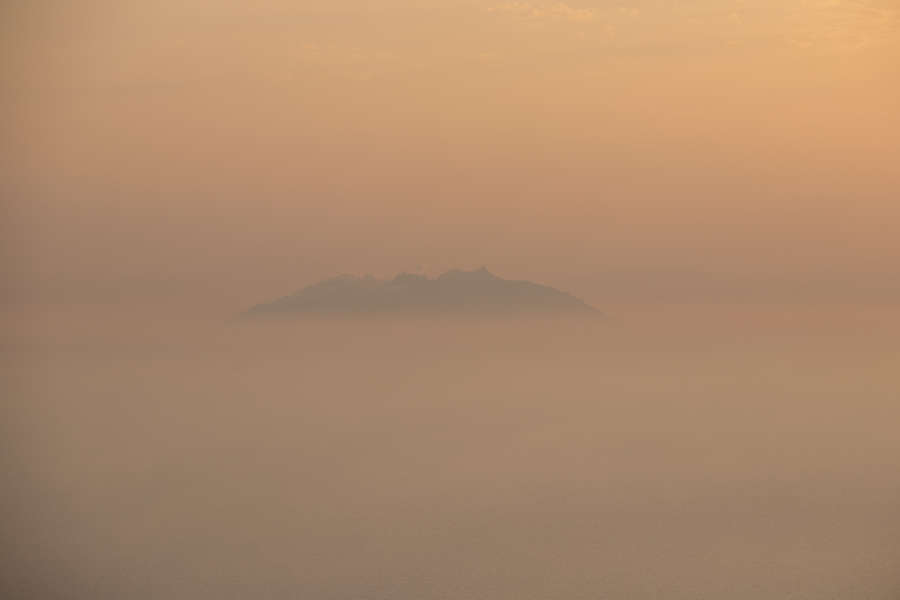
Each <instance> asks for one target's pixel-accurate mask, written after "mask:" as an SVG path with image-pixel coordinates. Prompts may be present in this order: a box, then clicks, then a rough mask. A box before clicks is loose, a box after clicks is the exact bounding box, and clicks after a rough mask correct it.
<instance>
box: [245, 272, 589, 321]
mask: <svg viewBox="0 0 900 600" xmlns="http://www.w3.org/2000/svg"><path fill="white" fill-rule="evenodd" d="M531 312H542V313H548V312H549V313H582V314H598V313H597V311H596V309H594V308H593V307H591V306H589V305H587V304H585V303H584V302H583V301H582V300H579V299H578V298H576V297H574V296H572V295H570V294H567V293H565V292H561V291H559V290H556V289H554V288H552V287H548V286H544V285H539V284H536V283H532V282H530V281H513V280H508V279H503V278H501V277H498V276H496V275H494V274H493V273H491V272H490V271H488V270H487V269H486V268H484V267H482V268H480V269H475V270H472V271H463V270H459V269H453V270H450V271H447V272H446V273H443V274H442V275H440V276H438V277H436V278H434V279H431V278H428V277H426V276H424V275H416V274H412V273H400V274H399V275H397V276H396V277H394V278H393V279H390V280H382V279H376V278H374V277H371V276H367V277H355V276H352V275H341V276H338V277H334V278H331V279H326V280H324V281H321V282H319V283H316V284H313V285H311V286H308V287H306V288H303V289H302V290H300V291H299V292H296V293H294V294H291V295H290V296H285V297H284V298H280V299H278V300H275V301H273V302H267V303H264V304H259V305H257V306H254V307H253V308H251V309H250V310H249V311H248V313H247V314H248V315H251V316H263V315H303V314H313V315H315V314H381V313H393V314H421V313H464V314H471V313H485V314H495V315H497V314H507V313H508V314H521V313H531Z"/></svg>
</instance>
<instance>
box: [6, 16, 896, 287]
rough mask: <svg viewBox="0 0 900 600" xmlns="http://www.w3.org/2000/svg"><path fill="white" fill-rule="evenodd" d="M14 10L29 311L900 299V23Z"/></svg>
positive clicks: (14, 186)
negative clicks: (502, 299)
mask: <svg viewBox="0 0 900 600" xmlns="http://www.w3.org/2000/svg"><path fill="white" fill-rule="evenodd" d="M0 10H2V17H0V21H2V22H3V25H2V42H0V43H2V47H0V56H2V58H0V70H2V71H0V73H2V82H3V83H2V86H3V87H2V91H0V102H2V104H0V107H2V109H0V111H2V123H3V131H4V132H5V133H4V134H3V141H2V147H0V151H2V160H3V164H4V169H3V177H2V180H0V186H2V194H3V197H4V205H5V208H4V211H5V212H7V216H9V217H11V218H4V223H5V224H4V232H3V233H4V237H5V239H6V241H5V242H4V247H3V250H4V252H6V253H7V256H8V260H7V261H5V263H6V264H5V268H6V269H7V271H8V272H9V273H10V277H7V278H6V279H7V281H8V282H11V284H12V287H13V288H14V289H17V290H20V291H25V290H28V291H29V293H30V294H37V295H48V294H58V293H59V292H60V291H61V290H67V293H69V294H72V295H73V296H77V297H79V298H82V299H91V298H98V297H109V296H115V297H126V296H128V295H130V294H138V295H141V294H151V295H152V294H164V295H173V296H179V295H185V296H187V295H191V296H192V297H210V298H212V297H218V298H220V299H226V300H227V301H229V302H231V301H234V302H235V303H242V302H246V301H257V300H261V299H265V298H267V297H269V296H271V295H272V294H273V293H278V292H286V291H290V289H292V288H294V287H298V286H300V285H303V284H305V283H309V282H310V281H311V280H316V279H318V278H321V277H324V276H328V275H332V274H335V273H340V272H351V273H374V274H377V275H387V274H393V273H394V272H396V271H400V270H404V269H405V270H416V269H424V270H426V271H428V272H434V271H438V270H441V269H443V268H446V267H452V266H459V267H472V266H480V265H482V264H485V265H488V266H489V267H491V268H492V269H493V270H494V271H495V272H497V273H499V274H501V275H503V276H509V277H521V278H530V279H536V280H539V281H543V282H547V283H551V284H557V285H559V286H560V287H567V288H569V289H571V291H574V292H578V293H580V295H582V296H585V297H587V298H588V299H589V300H592V301H595V302H597V301H600V302H602V300H603V299H604V295H605V294H613V293H615V290H614V289H613V290H611V289H610V288H611V287H612V288H615V286H624V287H625V288H628V289H630V290H631V291H634V292H635V293H639V290H640V289H648V288H647V287H646V286H649V287H650V288H653V287H654V286H656V288H654V289H656V292H658V291H659V290H663V291H669V292H671V291H673V290H677V289H679V288H684V287H686V288H690V289H693V290H694V293H696V294H697V295H702V294H704V293H706V291H707V290H708V286H709V285H711V284H710V281H719V282H726V283H727V282H744V283H743V284H741V285H745V286H747V287H748V288H754V287H758V286H760V285H764V286H768V287H770V288H771V289H773V290H776V291H777V290H778V289H784V290H786V291H788V292H789V293H791V294H793V293H795V292H797V290H798V289H806V290H814V294H813V295H815V294H818V293H821V294H824V295H827V294H832V293H837V292H840V291H846V290H848V289H849V290H852V289H853V288H856V289H858V290H860V291H861V292H862V293H863V295H874V296H878V295H879V294H881V293H882V292H883V291H885V290H889V289H891V288H893V289H894V290H896V289H897V287H898V285H900V284H898V283H897V281H898V280H900V277H898V275H900V273H898V269H897V265H898V264H900V235H898V233H900V168H898V162H900V110H898V108H897V107H898V106H900V4H898V2H897V1H896V0H752V1H751V0H746V1H742V0H717V1H712V0H681V1H674V0H668V1H666V0H633V1H624V0H621V1H614V0H593V1H590V0H572V1H571V2H543V1H537V0H535V1H530V2H529V1H513V2H505V1H502V0H442V1H436V0H434V1H412V0H381V1H379V2H372V1H368V0H367V1H362V0H352V1H344V0H327V1H326V0H299V1H297V0H293V1H287V0H257V1H254V2H238V1H230V0H156V1H154V2H137V1H129V0H115V1H94V2H90V1H83V2H63V1H53V0H36V1H33V2H18V3H12V2H6V3H4V4H3V8H2V9H0ZM692 274H693V275H692ZM648 282H649V283H648ZM628 286H631V287H630V288H629V287H628ZM642 286H644V287H642ZM692 286H694V287H692ZM704 286H707V287H704ZM657 288H658V289H657ZM819 290H821V291H819ZM683 292H684V290H681V291H680V292H679V293H683ZM663 295H665V294H663ZM51 297H52V296H51ZM223 301H224V300H223Z"/></svg>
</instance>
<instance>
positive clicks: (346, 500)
mask: <svg viewBox="0 0 900 600" xmlns="http://www.w3.org/2000/svg"><path fill="white" fill-rule="evenodd" d="M609 312H610V318H609V319H607V320H605V321H603V322H597V321H578V320H562V321H551V320H523V319H515V320H500V321H484V320H482V321H474V320H444V321H433V320H432V321H429V320H422V319H416V320H406V321H403V320H390V321H367V320H361V319H356V320H349V321H340V320H324V321H300V322H293V323H291V322H275V323H264V324H240V323H229V322H226V319H225V318H224V316H225V315H224V314H223V315H218V314H214V315H209V314H202V313H197V314H196V315H195V314H189V313H187V312H183V313H178V312H174V313H172V314H167V315H159V314H154V313H153V311H151V310H137V309H134V310H131V309H129V310H124V309H123V310H118V311H109V310H103V311H98V310H95V309H91V310H87V309H74V308H70V309H66V310H61V309H59V308H58V307H56V308H53V307H51V308H48V309H45V310H41V311H38V312H35V311H31V312H29V313H28V314H24V313H13V312H10V314H9V315H7V320H6V323H7V327H6V332H7V333H6V335H5V341H4V346H3V351H4V365H5V366H6V367H7V368H5V369H4V373H5V375H4V378H3V382H4V387H5V388H6V389H8V390H9V392H10V393H9V394H7V401H6V402H5V407H6V410H7V412H8V417H9V418H7V419H6V423H7V426H6V427H7V429H8V431H7V434H6V436H5V438H6V441H5V442H4V449H5V450H6V458H7V465H8V469H7V471H8V473H9V474H10V477H9V479H8V480H7V481H8V484H9V487H8V488H6V493H5V498H4V500H3V504H2V506H3V509H4V514H5V515H6V517H5V518H4V525H3V526H4V529H5V530H6V535H5V536H4V537H5V538H6V539H7V540H8V544H7V548H6V555H7V556H8V560H6V561H5V564H6V566H7V568H6V569H5V576H4V579H5V581H6V584H5V585H6V586H7V587H8V589H9V590H11V594H10V595H9V596H7V597H12V598H19V597H21V598H67V599H68V598H77V599H81V598H85V599H88V598H89V599H92V600H93V599H106V598H109V599H119V598H131V599H136V600H143V599H151V598H152V599H156V598H166V599H182V598H183V599H191V600H202V599H206V598H209V599H213V598H215V599H217V600H218V599H223V598H316V599H322V600H345V599H346V600H362V599H368V600H381V599H384V600H413V599H415V600H429V599H448V600H449V599H463V598H465V599H479V598H483V599H492V600H493V599H506V598H508V599H516V600H523V599H532V598H533V599H544V598H558V599H566V600H568V599H573V600H575V599H581V598H585V599H587V598H590V599H603V598H610V599H620V598H621V599H628V600H643V599H651V598H652V599H656V598H666V599H667V600H668V599H673V600H674V599H685V600H687V599H706V598H710V599H713V598H714V599H721V598H728V599H735V600H743V599H748V600H750V599H766V600H768V599H773V598H779V599H780V598H784V599H787V598H790V599H792V600H800V599H803V600H807V599H808V600H819V599H826V598H827V599H833V598H842V599H843V598H870V599H885V600H893V599H895V598H897V594H898V593H900V575H898V573H900V430H898V423H900V368H898V367H900V353H898V343H900V342H898V340H900V335H898V334H900V312H898V311H897V310H896V308H892V307H880V308H879V307H848V306H843V307H800V306H793V307H771V306H769V307H740V306H729V307H670V308H667V309H662V308H660V307H624V308H621V309H620V308H617V307H613V310H610V311H609ZM220 317H222V318H220Z"/></svg>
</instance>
